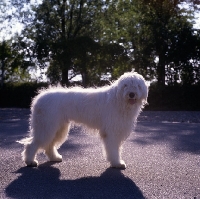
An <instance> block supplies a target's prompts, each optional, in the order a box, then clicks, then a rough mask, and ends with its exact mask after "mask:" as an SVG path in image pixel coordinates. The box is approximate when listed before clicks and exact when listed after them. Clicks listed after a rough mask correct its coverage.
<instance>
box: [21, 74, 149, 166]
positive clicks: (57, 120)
mask: <svg viewBox="0 0 200 199" xmlns="http://www.w3.org/2000/svg"><path fill="white" fill-rule="evenodd" d="M147 96H148V86H147V83H146V82H145V80H144V78H143V77H142V76H141V75H139V74H138V73H135V72H128V73H125V74H124V75H122V76H121V77H120V78H119V79H118V80H117V81H115V82H114V83H112V84H111V85H109V86H106V87H102V88H97V89H94V88H89V89H83V88H80V87H78V88H77V87H76V88H69V89H68V88H60V87H56V88H49V89H47V90H41V91H40V93H39V94H38V95H37V96H36V97H35V98H34V99H33V102H32V107H31V118H30V137H29V138H25V139H23V140H21V141H19V142H20V143H22V144H24V145H25V150H24V151H23V153H22V155H23V159H24V161H25V163H26V164H27V166H37V164H38V162H37V160H36V154H37V152H38V151H39V150H44V152H45V154H46V155H47V156H48V158H49V160H50V161H62V156H61V155H60V154H59V153H58V151H57V149H58V148H59V147H60V146H61V145H62V144H63V143H64V142H65V140H66V139H67V135H68V132H69V129H70V123H71V122H75V123H79V124H83V125H85V126H86V127H88V128H90V129H95V130H98V132H99V135H100V137H101V139H102V141H103V144H104V148H105V152H106V156H107V160H108V161H109V162H110V164H111V166H112V167H116V168H123V169H125V168H126V165H125V162H124V161H123V160H122V159H121V147H122V143H123V142H124V141H125V139H126V138H127V137H128V136H129V134H130V133H131V131H132V129H133V126H134V123H135V122H136V120H137V117H138V115H139V113H140V112H141V110H142V108H143V106H144V105H145V104H146V103H147Z"/></svg>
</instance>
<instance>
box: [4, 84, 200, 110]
mask: <svg viewBox="0 0 200 199" xmlns="http://www.w3.org/2000/svg"><path fill="white" fill-rule="evenodd" d="M42 87H48V84H47V83H23V84H5V85H4V87H3V88H0V107H1V108H3V107H19V108H29V107H30V104H31V99H32V98H33V97H34V96H35V95H36V94H37V90H38V89H40V88H42ZM148 103H149V105H147V106H146V107H145V110H165V111H167V110H169V111H178V110H180V111H181V110H182V111H200V86H199V85H196V86H195V85H193V86H181V85H177V86H165V87H164V88H163V87H159V86H158V85H156V84H154V85H151V86H150V90H149V97H148Z"/></svg>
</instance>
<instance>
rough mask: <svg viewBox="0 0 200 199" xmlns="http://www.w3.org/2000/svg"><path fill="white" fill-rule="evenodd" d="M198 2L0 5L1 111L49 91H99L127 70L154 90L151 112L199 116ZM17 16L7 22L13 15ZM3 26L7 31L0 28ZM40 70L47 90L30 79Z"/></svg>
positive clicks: (80, 0)
mask: <svg viewBox="0 0 200 199" xmlns="http://www.w3.org/2000/svg"><path fill="white" fill-rule="evenodd" d="M199 6H200V3H199V1H196V0H42V1H40V3H38V2H37V1H36V2H33V1H31V2H30V1H28V0H12V1H6V2H4V3H2V5H0V9H1V12H0V22H2V24H1V26H0V27H1V31H4V30H5V29H8V30H9V25H10V26H11V25H12V20H13V19H15V20H17V21H18V22H20V23H21V24H23V30H22V32H20V34H17V33H16V34H15V35H13V34H11V33H9V31H8V32H7V34H8V35H9V34H10V35H11V37H10V39H5V38H7V37H2V38H1V42H0V75H1V79H0V80H1V83H0V86H1V88H0V107H13V106H15V107H29V105H30V101H31V98H32V97H33V96H34V95H35V94H36V90H37V89H38V88H40V87H41V86H47V85H48V84H59V83H60V84H62V85H65V86H71V85H73V84H75V82H73V81H72V78H73V77H75V76H77V75H79V76H80V77H81V79H82V80H81V81H79V82H76V84H79V85H82V86H84V87H88V86H101V85H104V84H105V83H108V81H112V80H115V79H117V78H118V77H119V76H120V75H121V74H123V73H124V72H126V71H131V70H132V69H133V70H135V71H137V72H139V73H140V74H142V75H143V76H144V77H145V79H146V80H148V81H151V82H153V83H152V85H151V87H150V92H149V106H147V107H146V109H149V110H200V104H199V93H200V92H199V91H200V89H199V88H200V67H199V64H200V31H199V29H195V28H194V26H193V24H194V14H195V13H196V12H197V11H198V10H199V8H200V7H199ZM11 8H12V10H14V11H13V12H12V14H10V13H11V12H10V10H11ZM5 22H7V23H5ZM38 68H39V69H45V70H46V71H47V72H46V74H45V75H46V77H47V79H46V81H47V83H45V84H41V83H40V81H41V79H40V77H38V76H35V77H34V78H33V71H35V69H38Z"/></svg>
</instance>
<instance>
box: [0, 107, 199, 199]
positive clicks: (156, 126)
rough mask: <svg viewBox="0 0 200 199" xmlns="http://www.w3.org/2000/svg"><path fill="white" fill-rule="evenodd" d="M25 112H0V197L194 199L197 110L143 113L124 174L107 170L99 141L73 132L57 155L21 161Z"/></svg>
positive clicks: (128, 150)
mask: <svg viewBox="0 0 200 199" xmlns="http://www.w3.org/2000/svg"><path fill="white" fill-rule="evenodd" d="M29 114H30V113H29V110H28V109H0V199H4V198H17V199H42V198H44V199H46V198H47V199H61V198H66V199H74V198H75V199H76V198H77V199H82V198H83V199H118V198H119V199H129V198H130V199H143V198H147V199H175V198H177V199H200V122H199V121H200V119H199V118H200V117H199V116H200V112H143V113H142V114H141V116H140V117H139V119H138V123H137V127H136V129H135V132H134V133H132V134H131V135H130V137H129V138H128V140H127V141H126V142H125V143H124V147H123V153H122V156H123V159H124V161H125V162H126V165H127V168H126V169H125V170H118V169H113V168H110V167H109V163H108V162H107V161H106V160H105V158H104V157H103V153H102V146H101V141H100V139H99V138H98V137H97V136H92V135H88V134H87V133H85V132H82V131H83V130H82V129H81V128H80V127H77V128H73V129H72V130H71V133H70V135H69V139H68V140H67V141H66V142H65V144H64V145H62V146H61V148H60V149H59V152H60V153H61V154H62V156H63V162H61V163H51V162H48V159H47V157H46V156H45V155H44V154H40V155H38V160H39V166H38V167H37V168H30V167H26V166H25V164H24V162H23V161H22V160H21V152H22V150H23V146H22V145H20V144H19V143H17V142H15V141H16V140H19V139H21V138H24V137H26V135H27V132H28V119H29Z"/></svg>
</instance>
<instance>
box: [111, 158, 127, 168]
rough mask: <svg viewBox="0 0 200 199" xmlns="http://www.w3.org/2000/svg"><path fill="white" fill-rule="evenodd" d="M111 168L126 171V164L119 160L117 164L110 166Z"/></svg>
mask: <svg viewBox="0 0 200 199" xmlns="http://www.w3.org/2000/svg"><path fill="white" fill-rule="evenodd" d="M111 167H112V168H117V169H126V164H125V162H124V161H123V160H121V161H120V163H118V164H111Z"/></svg>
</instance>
